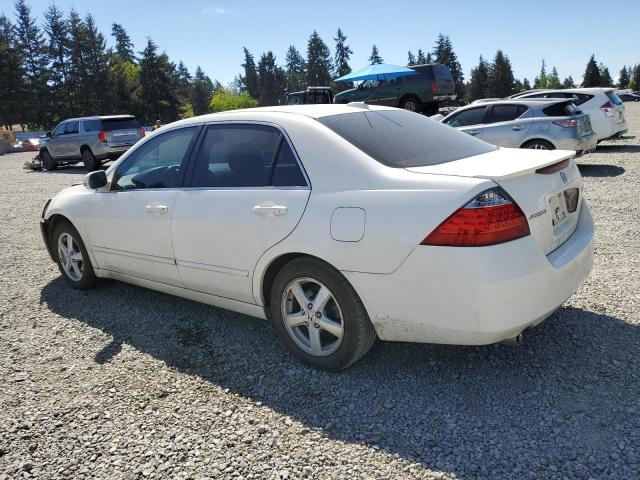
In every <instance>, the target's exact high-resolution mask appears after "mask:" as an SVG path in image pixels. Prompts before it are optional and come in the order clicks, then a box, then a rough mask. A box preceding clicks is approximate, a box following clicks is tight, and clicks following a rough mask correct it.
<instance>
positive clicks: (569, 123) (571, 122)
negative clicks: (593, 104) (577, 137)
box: [553, 120, 578, 128]
mask: <svg viewBox="0 0 640 480" xmlns="http://www.w3.org/2000/svg"><path fill="white" fill-rule="evenodd" d="M553 123H554V124H556V125H559V126H561V127H564V128H568V127H577V126H578V121H577V120H556V121H555V122H553Z"/></svg>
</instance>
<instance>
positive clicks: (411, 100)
mask: <svg viewBox="0 0 640 480" xmlns="http://www.w3.org/2000/svg"><path fill="white" fill-rule="evenodd" d="M400 108H404V109H405V110H409V111H410V112H416V113H420V112H422V102H421V101H420V99H419V98H418V97H416V96H413V95H411V96H409V97H405V98H403V99H402V100H401V101H400Z"/></svg>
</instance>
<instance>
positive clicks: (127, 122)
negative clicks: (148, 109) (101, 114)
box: [102, 117, 140, 130]
mask: <svg viewBox="0 0 640 480" xmlns="http://www.w3.org/2000/svg"><path fill="white" fill-rule="evenodd" d="M102 125H103V127H104V129H105V130H137V129H139V128H140V124H139V123H138V120H136V119H135V118H131V117H127V118H109V119H104V120H102Z"/></svg>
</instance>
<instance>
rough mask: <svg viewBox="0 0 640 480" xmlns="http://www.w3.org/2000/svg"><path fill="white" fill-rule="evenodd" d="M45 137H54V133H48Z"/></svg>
mask: <svg viewBox="0 0 640 480" xmlns="http://www.w3.org/2000/svg"><path fill="white" fill-rule="evenodd" d="M45 135H46V136H47V138H51V137H53V133H51V132H47V133H46V134H45Z"/></svg>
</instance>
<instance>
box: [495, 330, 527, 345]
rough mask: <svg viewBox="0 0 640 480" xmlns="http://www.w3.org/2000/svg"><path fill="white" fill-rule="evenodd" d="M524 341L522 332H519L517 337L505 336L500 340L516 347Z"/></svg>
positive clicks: (504, 343) (502, 343)
mask: <svg viewBox="0 0 640 480" xmlns="http://www.w3.org/2000/svg"><path fill="white" fill-rule="evenodd" d="M521 343H522V332H520V333H519V334H517V335H516V336H515V337H511V338H505V339H504V340H502V341H501V342H500V344H501V345H508V346H510V347H515V346H517V345H520V344H521Z"/></svg>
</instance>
